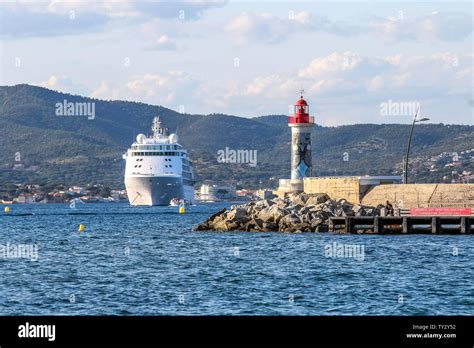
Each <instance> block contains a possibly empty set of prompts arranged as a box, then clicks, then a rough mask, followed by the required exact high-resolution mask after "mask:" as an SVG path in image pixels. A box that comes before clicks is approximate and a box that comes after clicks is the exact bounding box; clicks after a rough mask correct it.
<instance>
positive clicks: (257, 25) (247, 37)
mask: <svg viewBox="0 0 474 348" xmlns="http://www.w3.org/2000/svg"><path fill="white" fill-rule="evenodd" d="M225 30H226V31H227V32H228V33H229V34H231V35H232V36H233V37H234V38H235V40H236V41H237V43H238V44H241V45H244V44H248V43H252V42H265V43H270V44H275V43H278V42H281V41H283V40H286V39H288V38H289V37H290V36H292V35H293V34H296V33H298V32H305V31H325V32H329V33H334V34H345V35H353V34H355V33H357V31H358V29H357V27H356V26H352V25H348V24H337V23H333V22H330V21H329V20H328V19H326V18H325V17H321V16H313V15H312V14H311V13H309V12H308V11H300V12H297V13H293V12H290V13H288V16H287V17H278V16H274V15H272V14H269V13H247V12H244V13H242V14H240V15H239V16H236V17H234V18H232V19H231V20H230V21H229V22H228V23H227V25H226V26H225Z"/></svg>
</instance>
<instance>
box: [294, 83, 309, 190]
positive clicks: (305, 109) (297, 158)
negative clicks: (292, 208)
mask: <svg viewBox="0 0 474 348" xmlns="http://www.w3.org/2000/svg"><path fill="white" fill-rule="evenodd" d="M303 92H304V91H303V90H302V91H301V98H300V99H298V100H297V101H296V103H295V107H294V115H293V116H290V117H288V126H289V127H291V180H290V184H291V190H292V191H293V192H303V189H304V185H303V178H305V177H307V176H311V174H312V169H313V165H312V161H311V132H312V130H313V126H314V117H312V116H310V115H309V105H308V103H307V102H306V100H304V99H303Z"/></svg>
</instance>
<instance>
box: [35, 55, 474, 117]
mask: <svg viewBox="0 0 474 348" xmlns="http://www.w3.org/2000/svg"><path fill="white" fill-rule="evenodd" d="M472 59H473V56H472V55H462V56H458V55H456V54H454V53H452V52H441V53H436V54H431V55H413V56H408V55H395V56H383V57H366V56H363V55H360V54H357V53H355V52H351V51H346V52H334V53H331V54H329V55H327V56H325V57H316V58H314V59H313V60H311V61H309V62H308V63H307V64H306V65H305V66H302V67H301V68H300V69H296V70H295V71H289V72H287V73H280V74H268V75H261V76H255V77H254V78H252V79H246V78H242V79H239V80H233V81H229V80H210V79H203V78H198V77H197V76H195V75H192V74H190V73H187V72H184V71H168V72H161V73H156V74H143V75H134V76H131V77H130V78H128V80H126V82H123V83H122V84H121V85H117V84H111V83H110V82H105V81H102V83H101V84H100V85H99V86H98V87H97V88H96V89H95V90H94V91H93V92H92V93H90V94H89V95H91V96H92V97H96V98H101V99H124V100H134V101H141V102H146V103H150V104H155V105H163V106H165V107H168V108H172V109H175V110H178V109H179V107H180V105H184V107H185V110H186V112H189V113H219V112H221V113H228V114H234V115H239V116H257V115H262V114H284V113H286V112H287V110H288V104H291V103H293V102H294V100H295V99H296V98H297V97H298V91H299V90H300V88H302V87H303V88H304V89H305V90H306V96H307V98H308V100H310V101H311V102H312V110H313V112H315V114H317V115H318V122H320V123H323V124H328V123H327V122H333V121H334V120H339V124H341V123H342V124H344V123H348V122H352V123H354V122H375V121H379V122H397V121H403V120H400V119H388V118H384V119H378V120H377V119H375V118H374V117H376V116H377V117H378V106H379V104H380V103H381V102H383V101H387V100H394V101H397V100H398V101H406V100H410V101H411V100H417V101H419V102H420V103H421V104H422V107H423V108H424V106H425V105H429V106H430V107H431V110H429V109H428V110H427V111H426V112H425V111H424V113H425V114H428V115H429V116H430V117H432V115H433V114H436V113H437V112H439V111H438V110H439V109H441V108H442V107H444V104H445V102H446V101H449V102H451V103H452V100H453V99H452V98H457V99H456V100H460V101H461V102H462V103H463V105H464V104H466V103H465V101H466V100H467V99H469V96H470V95H471V91H472V89H473V82H472V79H471V76H472V73H473V68H472ZM43 86H46V87H50V88H53V89H61V90H62V89H63V88H64V89H67V91H70V89H74V88H76V89H77V86H80V85H79V84H77V83H74V82H73V81H72V80H71V79H69V78H68V77H66V76H55V75H54V76H51V77H50V78H49V79H48V80H47V81H44V82H43ZM451 105H452V104H451ZM424 109H425V108H424ZM315 110H316V111H315ZM466 117H468V116H466Z"/></svg>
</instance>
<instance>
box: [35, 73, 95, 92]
mask: <svg viewBox="0 0 474 348" xmlns="http://www.w3.org/2000/svg"><path fill="white" fill-rule="evenodd" d="M38 85H39V86H41V87H46V88H49V89H54V90H57V91H61V92H67V93H71V94H81V95H87V94H89V90H88V89H87V88H86V87H85V86H84V85H83V84H81V83H77V82H75V81H73V79H72V78H70V77H69V76H66V75H51V76H49V77H48V79H47V80H45V81H42V82H40V83H39V84H38Z"/></svg>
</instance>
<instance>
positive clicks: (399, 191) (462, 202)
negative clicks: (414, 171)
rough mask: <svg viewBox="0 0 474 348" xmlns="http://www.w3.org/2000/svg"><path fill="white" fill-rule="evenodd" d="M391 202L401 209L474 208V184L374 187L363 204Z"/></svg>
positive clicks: (363, 198)
mask: <svg viewBox="0 0 474 348" xmlns="http://www.w3.org/2000/svg"><path fill="white" fill-rule="evenodd" d="M387 200H388V201H390V202H392V204H394V203H395V205H396V206H397V207H399V208H443V207H452V208H464V207H466V208H468V207H471V208H474V184H407V185H380V186H374V187H372V188H371V189H369V191H368V192H367V193H366V194H365V195H364V196H363V197H361V204H364V205H377V204H380V203H385V201H387Z"/></svg>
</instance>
